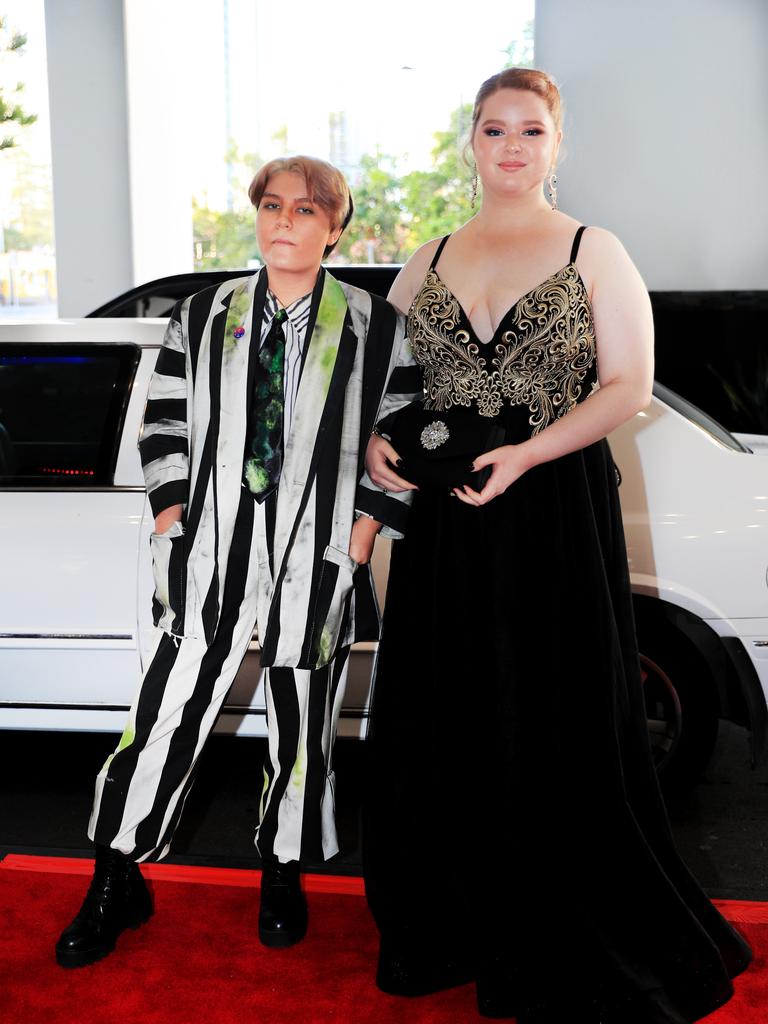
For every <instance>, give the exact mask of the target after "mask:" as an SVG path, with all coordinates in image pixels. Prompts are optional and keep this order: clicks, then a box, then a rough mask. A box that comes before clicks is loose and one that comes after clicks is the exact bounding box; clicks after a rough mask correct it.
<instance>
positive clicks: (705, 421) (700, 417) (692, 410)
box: [653, 381, 749, 453]
mask: <svg viewBox="0 0 768 1024" xmlns="http://www.w3.org/2000/svg"><path fill="white" fill-rule="evenodd" d="M653 393H654V395H655V396H656V397H657V398H660V399H661V401H662V402H664V403H666V405H668V406H670V407H671V408H672V409H674V410H675V412H679V413H680V415H681V416H685V418H686V419H687V420H690V421H691V422H692V423H695V424H696V426H697V427H701V429H702V430H706V432H707V433H708V434H709V435H710V436H711V437H714V439H715V440H716V441H719V442H720V444H722V445H724V446H725V447H726V448H731V449H732V450H733V451H735V452H747V453H748V452H749V448H746V447H745V446H744V445H743V444H742V443H741V441H739V440H738V438H735V437H734V436H733V434H731V433H729V432H728V431H727V430H726V429H725V427H723V426H722V425H721V424H720V423H718V422H717V420H713V419H712V417H711V416H708V415H707V413H705V412H704V411H703V410H702V409H699V408H698V406H696V405H694V404H693V402H689V401H688V399H687V398H683V396H682V395H678V394H677V392H676V391H672V389H671V388H667V387H664V385H663V384H659V382H658V381H656V383H655V384H654V385H653Z"/></svg>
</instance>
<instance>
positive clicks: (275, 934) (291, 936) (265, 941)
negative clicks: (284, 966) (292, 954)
mask: <svg viewBox="0 0 768 1024" xmlns="http://www.w3.org/2000/svg"><path fill="white" fill-rule="evenodd" d="M306 934H307V926H306V925H304V928H303V929H302V931H301V932H288V931H286V930H285V929H283V928H281V929H280V930H279V931H272V930H271V929H269V928H262V926H261V925H259V942H260V943H261V944H262V946H267V947H268V948H269V949H286V948H287V947H288V946H295V945H296V943H297V942H301V940H302V939H303V938H304V936H305V935H306Z"/></svg>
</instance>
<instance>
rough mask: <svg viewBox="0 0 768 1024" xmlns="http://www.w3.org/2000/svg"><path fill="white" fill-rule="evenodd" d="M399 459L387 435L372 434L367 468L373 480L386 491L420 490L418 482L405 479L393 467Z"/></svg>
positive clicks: (367, 455) (366, 456) (366, 454)
mask: <svg viewBox="0 0 768 1024" xmlns="http://www.w3.org/2000/svg"><path fill="white" fill-rule="evenodd" d="M399 459H400V456H399V455H398V454H397V452H396V451H395V449H394V448H393V447H392V445H391V444H390V443H389V441H387V439H386V438H385V437H380V436H379V435H378V434H371V439H370V441H369V442H368V447H367V449H366V451H365V468H366V470H367V471H368V476H369V477H370V478H371V480H373V482H374V483H375V484H376V486H377V487H382V488H383V489H384V490H385V491H395V492H397V491H418V487H417V486H416V484H412V483H409V481H408V480H404V479H403V478H402V477H401V476H398V475H397V473H396V472H395V471H394V469H393V468H392V467H393V466H396V465H397V463H398V461H399Z"/></svg>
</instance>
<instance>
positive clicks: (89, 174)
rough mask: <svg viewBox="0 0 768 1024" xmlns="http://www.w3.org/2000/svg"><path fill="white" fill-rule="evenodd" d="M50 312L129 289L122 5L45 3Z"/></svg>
mask: <svg viewBox="0 0 768 1024" xmlns="http://www.w3.org/2000/svg"><path fill="white" fill-rule="evenodd" d="M45 32H46V45H47V50H48V92H49V96H50V113H51V158H52V165H53V197H54V224H55V232H56V267H57V278H58V290H59V315H60V316H63V317H67V316H81V315H82V314H84V313H87V312H89V311H90V310H91V309H93V308H94V307H96V306H98V305H100V304H101V303H102V302H105V301H106V300H107V299H109V298H111V297H112V296H114V295H116V294H118V293H119V292H121V291H125V289H126V288H130V287H131V286H132V284H133V264H132V259H133V238H132V226H131V216H130V195H129V192H130V185H129V172H128V122H127V108H126V88H125V61H124V57H123V4H122V0H45Z"/></svg>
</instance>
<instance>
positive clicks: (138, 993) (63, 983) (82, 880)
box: [0, 856, 768, 1024]
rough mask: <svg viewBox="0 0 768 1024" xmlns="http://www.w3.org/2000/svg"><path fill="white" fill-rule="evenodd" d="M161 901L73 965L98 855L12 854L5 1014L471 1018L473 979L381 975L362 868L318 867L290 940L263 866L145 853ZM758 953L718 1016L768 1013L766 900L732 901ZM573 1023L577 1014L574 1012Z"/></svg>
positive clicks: (417, 1022) (1, 914)
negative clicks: (414, 980) (263, 891)
mask: <svg viewBox="0 0 768 1024" xmlns="http://www.w3.org/2000/svg"><path fill="white" fill-rule="evenodd" d="M142 870H143V871H144V873H145V876H146V877H147V878H149V879H151V882H152V887H153V890H154V896H155V901H156V905H157V907H158V911H159V912H158V913H157V915H156V916H155V917H153V918H152V920H151V921H150V922H149V924H148V925H145V926H144V927H143V928H142V929H140V930H139V931H137V932H131V931H129V932H126V933H124V934H123V935H122V936H121V938H120V940H119V942H118V947H117V953H116V954H113V955H112V956H110V957H109V958H107V959H106V960H103V961H101V962H100V963H98V964H95V965H93V966H91V967H85V968H81V969H78V970H74V971H65V970H63V969H62V968H60V967H58V966H57V965H56V963H55V961H54V958H53V946H54V943H55V941H56V939H57V938H58V934H59V932H60V931H61V928H62V927H63V926H64V925H65V924H66V923H67V922H68V921H69V920H70V919H71V918H72V917H73V916H74V914H75V912H76V911H77V908H78V907H79V905H80V902H81V900H82V896H83V893H84V891H85V888H86V881H87V876H89V875H90V873H91V862H90V861H83V860H70V859H53V858H46V857H21V856H9V857H6V859H5V860H3V861H0V922H2V932H1V933H0V934H2V936H3V938H2V952H1V953H0V1022H1V1024H64V1022H66V1024H113V1022H116V1024H118V1022H119V1024H124V1022H130V1021H137V1022H140V1024H367V1022H369V1021H370V1022H371V1024H373V1022H375V1024H472V1022H478V1021H482V1020H483V1018H481V1017H479V1016H478V1015H477V1013H476V1011H475V1005H474V992H473V988H472V986H465V987H463V988H460V989H454V990H452V991H450V992H443V993H440V994H438V995H435V996H429V997H426V998H423V999H419V1000H415V1001H411V1000H402V999H396V998H393V997H390V996H385V995H384V994H383V993H381V992H379V991H378V990H377V989H376V987H375V985H374V983H373V969H374V964H375V954H376V932H375V929H374V926H373V923H372V922H371V919H370V917H369V914H368V910H367V907H366V904H365V900H364V899H362V898H361V895H362V882H361V880H360V879H356V878H338V877H329V876H322V875H314V876H309V877H308V878H307V886H306V888H307V892H308V894H309V895H308V899H309V910H310V928H309V934H308V936H307V938H306V940H305V941H304V942H302V943H300V944H299V945H298V946H294V947H293V948H292V949H287V950H266V949H264V948H263V947H262V946H261V945H260V944H259V942H258V939H257V938H256V913H257V906H258V895H257V893H256V892H255V888H256V886H257V884H258V879H259V872H256V871H237V870H229V869H213V868H208V869H205V868H203V869H201V868H186V867H176V866H174V865H166V864H154V865H146V866H145V867H144V868H143V869H142ZM719 906H720V908H721V910H722V911H723V912H724V913H725V914H726V915H727V916H728V917H729V918H730V919H731V920H732V921H734V922H736V923H737V925H738V927H739V929H740V930H741V931H742V932H743V933H744V934H745V935H746V936H747V938H748V939H749V941H750V942H751V943H752V945H753V948H754V949H755V951H756V961H755V963H754V964H753V966H752V967H751V968H750V969H749V971H747V972H746V974H744V975H742V977H741V978H738V979H737V980H736V995H735V997H734V998H733V999H732V1000H731V1002H730V1003H728V1005H727V1006H725V1007H724V1008H723V1009H721V1010H718V1011H717V1013H714V1014H712V1016H711V1017H708V1018H707V1021H708V1024H710V1022H711V1024H765V1022H766V1020H768V904H765V903H746V902H731V901H723V902H720V903H719ZM564 1024H565V1022H564Z"/></svg>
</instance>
